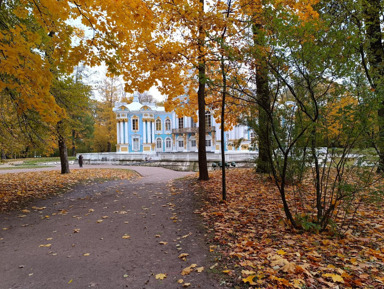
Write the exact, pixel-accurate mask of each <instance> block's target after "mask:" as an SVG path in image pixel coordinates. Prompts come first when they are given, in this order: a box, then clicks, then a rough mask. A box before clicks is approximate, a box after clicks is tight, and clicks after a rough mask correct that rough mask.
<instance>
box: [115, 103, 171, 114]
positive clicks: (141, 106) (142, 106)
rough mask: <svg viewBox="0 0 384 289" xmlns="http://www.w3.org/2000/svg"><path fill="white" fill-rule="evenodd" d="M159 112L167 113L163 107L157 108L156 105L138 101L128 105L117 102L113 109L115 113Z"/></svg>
mask: <svg viewBox="0 0 384 289" xmlns="http://www.w3.org/2000/svg"><path fill="white" fill-rule="evenodd" d="M124 110H128V111H132V112H133V111H135V112H136V111H146V110H147V111H148V110H149V111H155V112H156V111H157V112H165V108H164V107H161V106H156V104H154V103H140V102H138V101H134V102H132V103H130V104H127V103H125V102H116V103H115V107H114V108H113V111H114V112H117V111H124Z"/></svg>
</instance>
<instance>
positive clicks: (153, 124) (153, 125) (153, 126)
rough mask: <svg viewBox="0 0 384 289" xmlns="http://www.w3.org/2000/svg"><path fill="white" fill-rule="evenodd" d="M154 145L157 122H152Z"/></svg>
mask: <svg viewBox="0 0 384 289" xmlns="http://www.w3.org/2000/svg"><path fill="white" fill-rule="evenodd" d="M151 123H152V143H154V142H155V122H154V121H152V122H151Z"/></svg>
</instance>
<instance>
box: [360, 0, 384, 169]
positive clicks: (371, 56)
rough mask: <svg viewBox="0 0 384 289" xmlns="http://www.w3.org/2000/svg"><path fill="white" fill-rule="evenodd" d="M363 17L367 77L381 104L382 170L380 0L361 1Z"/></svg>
mask: <svg viewBox="0 0 384 289" xmlns="http://www.w3.org/2000/svg"><path fill="white" fill-rule="evenodd" d="M363 5H364V18H365V27H366V36H367V39H368V51H367V56H368V62H369V65H370V70H369V73H371V74H372V75H370V76H369V77H370V78H371V79H372V82H373V86H374V87H373V89H374V90H375V93H376V95H377V97H379V99H380V103H381V106H380V107H379V109H378V112H377V114H378V123H379V140H378V144H377V148H378V150H379V165H378V168H377V171H378V172H384V101H383V96H382V95H383V92H384V87H383V84H382V81H383V77H384V63H383V61H384V50H383V49H384V47H383V43H382V35H381V27H380V13H381V6H380V0H369V1H368V0H366V1H363Z"/></svg>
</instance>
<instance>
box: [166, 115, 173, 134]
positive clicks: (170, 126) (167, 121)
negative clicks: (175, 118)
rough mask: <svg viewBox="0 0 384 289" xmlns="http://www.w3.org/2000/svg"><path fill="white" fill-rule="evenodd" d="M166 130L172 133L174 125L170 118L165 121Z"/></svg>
mask: <svg viewBox="0 0 384 289" xmlns="http://www.w3.org/2000/svg"><path fill="white" fill-rule="evenodd" d="M165 130H166V131H171V130H172V123H171V120H170V119H169V118H167V119H166V120H165Z"/></svg>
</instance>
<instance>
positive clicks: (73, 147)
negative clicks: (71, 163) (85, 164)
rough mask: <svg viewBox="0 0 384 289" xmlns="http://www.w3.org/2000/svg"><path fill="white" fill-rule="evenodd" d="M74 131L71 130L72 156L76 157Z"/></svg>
mask: <svg viewBox="0 0 384 289" xmlns="http://www.w3.org/2000/svg"><path fill="white" fill-rule="evenodd" d="M75 140H76V131H75V130H72V156H73V157H74V156H76V143H75Z"/></svg>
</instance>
